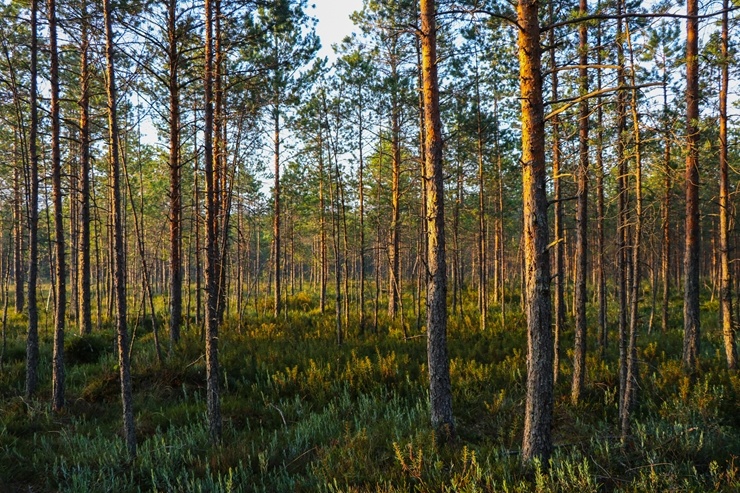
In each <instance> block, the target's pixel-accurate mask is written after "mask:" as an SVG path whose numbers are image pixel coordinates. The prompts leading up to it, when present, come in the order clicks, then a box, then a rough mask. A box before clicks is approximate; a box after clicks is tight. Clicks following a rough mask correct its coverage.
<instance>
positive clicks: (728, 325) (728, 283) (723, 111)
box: [719, 0, 737, 370]
mask: <svg viewBox="0 0 740 493" xmlns="http://www.w3.org/2000/svg"><path fill="white" fill-rule="evenodd" d="M728 7H729V0H723V2H722V9H723V12H722V86H721V88H720V93H719V250H720V257H721V260H720V264H721V270H722V279H721V288H720V289H721V292H720V303H721V312H722V335H723V337H724V341H725V354H726V356H727V367H728V368H729V369H731V370H734V369H735V368H737V347H736V345H735V327H734V326H733V323H732V274H731V272H730V242H729V235H730V186H729V183H728V179H727V171H728V164H727V147H728V146H727V91H728V89H729V83H730V76H729V69H730V67H729V65H730V60H729V51H728V44H729V43H728V41H729V40H728V23H729V22H728V13H727V10H728Z"/></svg>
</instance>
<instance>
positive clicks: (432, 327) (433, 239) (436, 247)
mask: <svg viewBox="0 0 740 493" xmlns="http://www.w3.org/2000/svg"><path fill="white" fill-rule="evenodd" d="M434 15H435V2H434V0H421V32H420V36H421V63H422V92H423V95H424V127H425V135H426V145H425V154H426V160H425V163H426V170H425V173H424V186H425V187H426V198H427V242H426V243H427V262H428V267H427V268H428V269H429V271H428V283H427V361H428V367H429V399H430V401H431V410H432V427H433V428H434V429H435V430H437V431H438V433H442V434H443V435H442V436H445V437H450V438H451V437H454V434H455V421H454V419H453V415H452V390H451V384H450V362H449V357H448V355H447V264H446V260H445V230H444V227H445V218H444V176H443V173H442V122H441V120H440V114H439V85H438V81H437V27H436V25H435V20H434Z"/></svg>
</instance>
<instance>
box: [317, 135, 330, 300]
mask: <svg viewBox="0 0 740 493" xmlns="http://www.w3.org/2000/svg"><path fill="white" fill-rule="evenodd" d="M318 144H319V229H320V231H319V235H320V239H319V240H320V241H319V250H320V263H321V265H320V266H319V268H320V271H319V284H320V298H319V309H320V310H321V313H322V314H323V313H324V311H325V310H326V276H327V271H328V265H327V258H326V204H325V200H324V134H323V130H322V129H321V128H319V142H318Z"/></svg>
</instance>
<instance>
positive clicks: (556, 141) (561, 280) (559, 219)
mask: <svg viewBox="0 0 740 493" xmlns="http://www.w3.org/2000/svg"><path fill="white" fill-rule="evenodd" d="M554 3H555V0H550V2H548V8H549V10H550V12H549V17H550V22H554V21H555V13H554ZM549 43H550V64H551V65H552V67H551V69H552V74H551V75H550V78H551V86H552V99H553V101H557V100H558V97H559V94H558V71H557V60H556V50H555V46H556V44H555V29H550V32H549ZM552 182H553V197H552V198H553V202H554V203H555V205H554V206H555V212H554V229H555V231H554V235H555V245H554V250H555V253H554V257H555V259H554V260H555V274H554V277H553V279H554V280H555V296H554V304H553V309H554V311H555V334H554V360H553V375H554V382H557V381H558V374H559V373H560V334H561V333H562V332H563V329H564V328H565V259H564V255H565V253H564V250H565V239H564V237H563V203H562V201H561V191H560V118H559V117H558V115H555V116H554V117H553V119H552Z"/></svg>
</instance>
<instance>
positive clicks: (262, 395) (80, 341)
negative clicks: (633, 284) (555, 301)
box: [0, 293, 740, 493]
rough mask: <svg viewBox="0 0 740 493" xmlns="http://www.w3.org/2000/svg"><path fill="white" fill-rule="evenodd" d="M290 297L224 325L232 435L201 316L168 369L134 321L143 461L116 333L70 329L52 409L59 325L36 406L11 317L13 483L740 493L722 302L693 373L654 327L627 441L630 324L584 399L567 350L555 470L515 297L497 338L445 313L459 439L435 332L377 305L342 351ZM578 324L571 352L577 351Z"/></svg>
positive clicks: (675, 333)
mask: <svg viewBox="0 0 740 493" xmlns="http://www.w3.org/2000/svg"><path fill="white" fill-rule="evenodd" d="M288 306H291V307H292V308H293V309H292V310H291V311H289V312H288V313H287V315H286V316H285V317H284V318H281V319H279V320H275V319H273V318H271V317H265V316H258V315H256V314H254V313H252V314H251V315H249V314H247V316H244V317H243V318H242V324H241V325H239V324H238V323H237V320H236V319H228V320H226V321H225V323H224V324H223V326H222V330H221V337H220V362H221V384H222V412H223V417H224V435H223V439H222V441H221V443H220V444H218V445H212V444H210V443H209V439H208V428H207V422H206V418H205V402H204V399H205V397H204V396H205V364H204V359H203V357H202V354H203V344H202V342H201V333H200V328H199V327H196V326H189V327H187V328H186V329H185V330H184V331H183V338H182V341H181V342H180V344H179V345H178V346H176V347H175V348H173V349H172V351H171V352H169V355H167V354H168V352H167V350H166V349H167V348H163V349H164V350H165V354H166V355H167V356H166V357H165V361H164V362H162V363H159V362H158V361H157V358H156V356H155V352H154V348H153V338H152V334H151V333H150V332H149V331H150V329H149V327H150V324H141V325H140V326H139V327H138V333H137V338H136V340H135V342H134V347H133V358H132V366H133V372H132V381H133V386H134V408H135V413H136V430H137V439H138V443H139V450H138V457H137V459H136V460H135V461H133V462H129V461H128V460H127V457H126V451H125V447H124V444H123V440H122V438H121V430H120V428H121V425H120V420H121V416H120V415H121V412H120V386H119V381H118V371H117V366H116V360H115V356H114V352H113V337H112V332H110V331H109V330H103V331H101V332H96V333H95V334H93V335H91V336H85V337H79V336H74V335H72V334H69V335H68V337H67V343H66V355H67V387H68V393H67V406H66V408H65V409H64V411H63V412H61V413H56V414H54V413H52V412H51V411H50V410H49V395H50V383H49V382H50V379H51V377H50V369H49V367H50V359H51V349H50V348H51V339H50V334H49V333H48V332H42V334H41V335H42V337H41V360H42V366H41V373H40V379H41V382H42V383H44V384H45V385H44V386H42V388H41V391H40V392H39V394H38V395H37V397H36V398H35V399H34V400H26V399H24V398H23V397H21V396H22V394H23V388H22V385H23V379H24V371H25V370H24V364H25V362H24V358H25V350H24V347H25V346H24V344H25V343H24V338H23V331H24V327H25V326H24V323H23V322H24V321H23V319H22V318H20V317H16V318H13V319H11V320H10V326H9V334H8V348H7V351H6V354H5V357H4V359H3V368H2V373H1V374H0V399H1V400H0V464H1V465H2V466H1V467H0V491H16V490H23V491H70V492H76V491H79V492H87V491H91V492H94V491H101V492H102V491H115V492H138V491H147V492H155V491H162V492H164V491H188V492H189V491H224V492H226V491H257V492H281V491H306V492H309V491H310V492H313V491H319V492H322V491H323V492H340V491H341V492H362V491H381V492H401V491H403V492H405V491H420V492H427V491H429V492H488V491H491V492H492V491H503V492H519V491H521V492H524V491H538V492H549V491H562V492H578V493H586V492H592V491H593V492H597V491H599V492H600V491H740V471H739V469H738V468H739V467H740V460H738V458H737V457H738V456H740V375H738V374H737V373H733V372H729V371H727V370H725V369H724V363H723V359H722V352H721V334H720V333H719V332H718V330H717V329H712V328H711V327H712V320H711V317H712V316H714V315H712V314H707V315H706V318H707V324H706V325H705V327H709V328H708V329H707V330H706V331H705V334H706V335H705V337H704V340H703V341H702V344H703V346H702V350H703V353H702V360H701V361H702V368H701V372H700V374H699V375H698V376H697V377H696V379H695V380H694V381H691V380H690V379H689V378H688V377H686V376H685V375H684V373H683V372H682V371H681V368H680V364H679V356H680V351H681V332H680V331H679V330H678V329H675V330H671V331H669V332H668V333H666V334H661V333H659V332H657V333H653V334H650V335H648V334H645V333H641V334H640V342H639V346H640V355H639V357H640V375H641V381H640V391H639V392H640V395H639V402H640V405H639V407H638V409H637V411H636V414H635V421H634V424H633V435H632V439H631V441H630V442H628V443H627V444H625V445H622V444H621V443H620V441H619V436H618V428H617V417H618V409H617V406H618V402H617V401H618V393H617V381H618V376H617V356H616V349H617V348H616V347H615V346H616V344H615V343H614V342H613V341H614V340H615V339H616V337H615V336H614V335H612V336H611V337H612V343H611V347H610V348H609V351H608V352H607V357H606V359H605V360H601V359H600V358H599V357H598V356H597V354H596V351H592V353H589V357H588V361H587V368H588V379H587V382H588V389H587V391H586V393H585V395H584V398H583V401H582V402H581V403H580V404H578V406H573V405H572V404H571V403H570V399H569V385H570V379H571V367H570V360H571V354H570V353H569V352H568V351H565V350H564V351H563V354H562V355H561V361H562V368H561V371H560V374H559V378H558V383H557V386H556V403H555V411H554V437H555V442H556V449H555V453H554V455H553V458H552V459H551V461H550V463H549V464H547V465H543V464H538V463H535V464H534V465H533V466H532V467H529V468H524V467H523V466H521V464H520V459H519V455H518V454H519V447H520V444H521V439H522V429H523V423H524V418H523V411H524V395H525V378H526V360H525V355H526V345H525V340H526V339H525V332H524V320H523V318H522V316H521V314H520V313H518V312H517V310H514V309H513V308H514V307H513V305H512V307H509V313H508V314H507V325H506V327H501V325H500V318H499V316H498V314H497V313H494V312H493V311H492V313H491V321H492V322H493V323H491V324H489V326H493V327H492V328H491V329H489V330H488V331H486V332H481V331H480V330H478V323H477V318H476V317H474V316H471V315H470V314H471V313H475V310H474V307H473V306H468V307H466V308H467V309H466V310H464V313H466V315H461V316H457V315H455V314H452V315H451V317H450V326H449V344H450V357H451V365H450V371H451V378H452V385H453V392H454V396H453V402H454V410H455V415H456V419H457V423H456V424H457V429H458V438H457V440H456V441H454V442H452V443H449V444H446V445H442V444H440V443H437V441H436V439H435V434H434V432H433V431H432V429H431V427H430V424H429V409H428V394H427V378H428V377H427V372H426V341H425V339H424V338H423V337H416V336H421V335H422V334H423V332H418V331H416V330H415V328H413V327H406V330H405V331H404V330H403V327H401V326H400V325H398V324H393V323H390V322H389V321H388V320H384V319H381V321H380V323H379V328H380V330H379V331H378V333H373V332H372V328H369V329H366V332H365V333H364V334H358V330H357V327H358V326H359V323H358V321H357V320H356V319H355V320H353V321H352V324H351V326H350V327H349V331H348V334H347V337H346V343H345V344H344V345H343V346H341V347H338V346H336V344H335V343H334V319H333V316H332V315H331V313H327V314H325V315H322V314H320V313H319V312H318V310H316V300H315V299H313V298H312V297H311V296H310V295H307V294H305V293H303V294H301V295H300V296H299V297H297V298H296V299H295V300H293V303H292V304H289V305H288ZM676 311H677V310H676ZM591 315H593V314H591ZM673 322H674V323H673V325H672V326H674V327H675V326H677V325H678V324H677V321H673ZM159 323H160V326H163V325H164V324H163V320H159ZM715 326H716V316H715ZM404 333H407V334H410V335H411V337H410V338H408V339H404ZM569 337H571V338H572V335H571V334H567V333H566V334H564V337H563V342H562V347H563V348H569V347H571V346H572V339H569ZM161 339H162V340H166V337H161ZM590 343H592V344H593V345H592V346H591V348H594V346H595V341H590Z"/></svg>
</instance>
